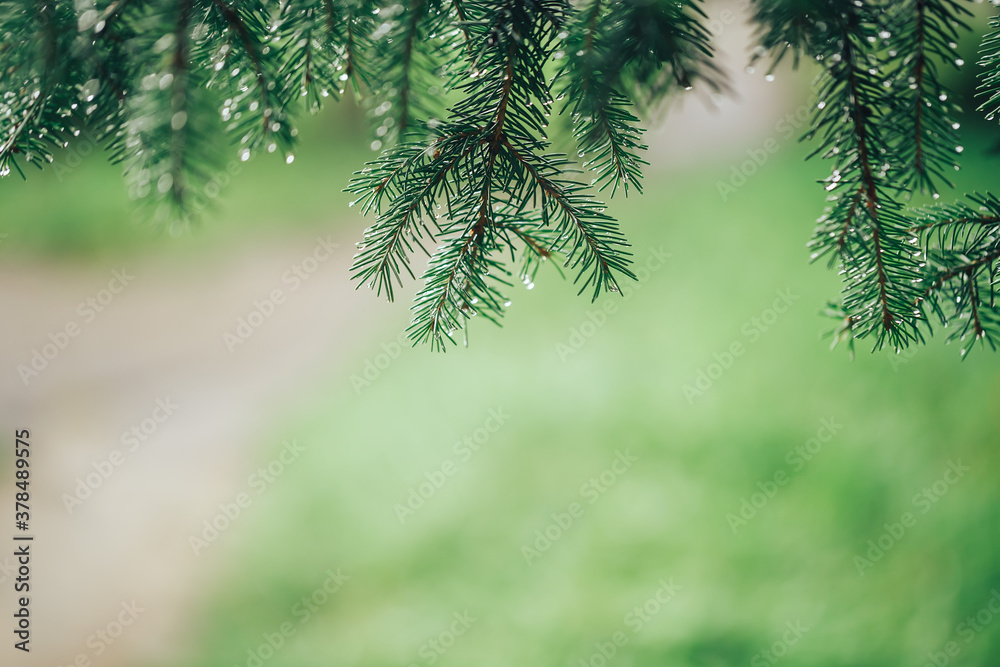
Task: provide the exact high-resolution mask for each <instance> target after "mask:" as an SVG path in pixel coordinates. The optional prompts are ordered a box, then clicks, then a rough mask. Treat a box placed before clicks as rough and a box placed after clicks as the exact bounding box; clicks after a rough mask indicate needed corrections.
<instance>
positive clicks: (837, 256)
mask: <svg viewBox="0 0 1000 667" xmlns="http://www.w3.org/2000/svg"><path fill="white" fill-rule="evenodd" d="M873 9H874V8H873V7H872V6H868V5H864V4H862V3H858V4H850V5H847V6H845V7H844V8H843V9H842V10H841V12H840V13H839V14H836V15H834V16H831V17H828V20H829V23H828V24H826V25H828V26H829V27H828V30H829V34H828V35H827V37H826V39H825V40H824V39H822V38H817V39H816V41H815V44H816V45H822V46H820V47H819V48H821V49H822V52H820V53H817V54H815V55H817V56H818V57H819V58H820V59H821V60H822V62H823V65H824V73H823V75H822V79H821V82H820V83H819V85H818V99H819V102H818V103H817V105H816V110H815V112H814V115H813V121H812V127H811V128H810V130H809V131H808V132H807V133H806V138H816V139H818V141H819V144H820V145H819V147H818V148H817V149H816V150H815V151H814V152H813V155H816V154H822V156H823V157H824V158H826V159H829V160H831V161H832V162H833V164H834V168H833V173H832V174H831V176H830V177H829V178H827V179H826V189H827V191H829V192H831V195H830V197H829V198H830V199H831V206H830V207H829V208H828V212H827V213H826V215H824V216H823V217H821V218H820V219H819V221H818V224H817V228H816V232H815V234H814V236H813V240H812V241H811V242H810V247H811V248H812V250H813V254H812V258H813V259H814V260H815V259H818V258H820V257H822V256H824V255H828V254H829V255H830V261H831V262H833V261H837V262H839V263H840V265H841V267H842V268H841V273H842V275H843V276H844V281H845V288H844V302H843V306H844V309H845V311H846V312H847V314H848V315H849V316H850V317H851V318H852V326H853V328H854V331H855V332H856V335H857V336H858V337H865V336H868V335H873V336H874V338H875V348H876V349H881V348H882V347H883V346H884V345H889V346H890V347H892V348H894V349H896V350H898V349H901V348H903V347H906V346H907V345H908V344H909V343H911V342H916V341H921V340H922V334H921V333H920V331H919V329H918V326H917V325H918V322H919V320H920V313H919V311H918V310H915V309H914V306H913V303H914V301H915V298H916V296H917V289H918V288H917V287H916V281H917V280H919V277H920V276H919V272H918V267H917V262H916V260H915V259H914V257H913V254H914V253H913V247H912V243H913V242H914V241H915V238H914V237H913V236H912V234H910V233H909V232H908V231H907V230H908V228H909V226H910V225H909V223H908V221H907V219H906V217H905V215H904V214H903V212H902V210H901V207H900V206H899V204H898V203H897V202H896V201H895V199H894V196H895V195H896V194H897V193H898V192H899V190H900V187H899V185H898V184H897V183H894V182H892V181H890V180H889V179H888V178H887V173H888V171H889V170H890V168H891V163H892V162H893V161H894V160H895V159H896V156H895V155H894V152H893V147H892V146H891V145H890V143H889V141H888V140H887V139H886V134H887V130H888V124H889V123H890V122H891V121H890V117H891V110H892V108H893V105H892V100H891V97H892V94H891V91H889V89H888V88H887V87H886V86H884V85H883V81H884V80H885V79H884V76H885V75H884V74H883V73H882V71H881V70H880V68H879V61H878V59H877V58H875V57H874V54H872V53H871V52H870V51H867V49H868V48H869V45H871V44H873V43H875V42H876V41H877V39H878V32H879V31H880V25H879V21H878V16H877V14H876V13H875V11H873Z"/></svg>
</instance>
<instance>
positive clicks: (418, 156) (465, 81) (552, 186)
mask: <svg viewBox="0 0 1000 667" xmlns="http://www.w3.org/2000/svg"><path fill="white" fill-rule="evenodd" d="M567 9H568V8H567V6H566V5H565V3H562V2H556V1H551V0H549V1H540V2H539V1H514V0H508V1H506V2H466V3H463V5H462V6H461V10H460V11H462V12H463V13H464V15H465V16H466V21H465V22H464V23H463V26H464V29H465V32H466V34H468V37H469V48H468V49H464V50H461V51H460V53H461V54H462V56H461V57H462V58H463V59H464V62H465V65H464V67H465V71H466V73H467V74H466V77H465V78H458V79H457V80H458V81H459V84H458V85H457V86H456V92H457V93H459V94H461V95H462V98H461V100H460V101H458V102H457V103H456V104H455V105H453V106H452V108H451V109H450V111H449V113H448V117H447V119H446V120H445V121H443V122H442V121H437V122H429V123H427V124H426V128H427V130H426V131H427V133H428V134H429V136H428V137H427V138H421V135H420V134H417V135H415V136H414V137H413V138H411V139H410V140H409V141H404V142H402V143H400V144H398V145H397V146H395V147H394V148H391V149H389V150H387V151H385V152H384V153H383V155H382V156H381V157H380V158H378V159H377V160H374V161H373V162H371V163H369V165H368V166H367V167H366V168H365V169H364V170H362V171H361V172H359V173H358V174H357V175H356V178H355V180H354V181H353V182H352V186H351V191H353V192H355V193H357V194H358V195H359V198H358V200H357V202H356V203H360V204H361V205H362V209H363V210H364V211H365V212H368V211H374V212H375V213H376V215H377V218H376V221H375V223H374V224H373V225H372V226H371V227H370V228H369V229H368V230H367V232H366V235H365V241H364V242H363V244H362V245H361V248H360V252H359V253H358V254H357V255H356V257H355V262H354V267H353V276H354V278H355V279H358V280H360V281H361V282H362V283H363V284H368V285H370V286H371V287H373V288H374V289H375V290H376V291H377V292H378V293H382V292H383V291H385V293H386V295H387V296H388V297H389V298H390V299H391V298H392V297H393V289H394V285H393V283H397V284H399V281H400V278H401V275H400V274H401V272H402V271H406V272H407V273H409V274H410V275H411V276H412V275H413V274H412V270H411V267H410V259H409V256H410V254H412V253H413V251H414V250H415V249H419V250H422V251H423V252H425V253H426V252H427V248H426V246H425V244H426V243H429V242H435V243H437V244H439V247H438V248H437V250H435V251H434V253H433V254H432V255H431V259H430V262H429V264H428V267H427V269H426V271H425V273H424V274H423V277H422V279H423V281H424V285H423V287H422V288H421V290H420V291H419V292H418V294H417V297H416V301H415V305H414V320H413V324H412V325H411V327H410V336H411V338H412V339H413V340H414V341H415V342H430V343H431V345H432V347H433V348H435V349H444V347H445V342H446V341H451V342H454V338H453V335H454V332H455V331H456V330H458V329H463V328H464V327H465V325H466V323H467V321H468V319H470V318H472V317H474V316H476V315H480V314H481V315H483V316H484V317H485V318H486V319H489V320H491V321H493V322H499V320H500V318H501V317H502V316H503V313H504V311H505V308H506V304H508V303H509V299H508V298H507V296H505V291H506V290H507V289H508V288H510V287H511V285H512V284H513V280H514V275H515V272H514V271H513V270H512V269H510V268H508V265H507V260H506V259H505V256H508V257H509V260H511V261H513V260H515V258H516V256H517V255H518V254H520V255H521V256H522V258H523V260H522V267H521V270H520V271H519V272H518V277H519V278H520V279H521V280H522V281H524V282H525V283H527V284H531V281H532V280H533V278H534V275H535V272H536V271H537V269H538V266H539V264H540V263H541V262H543V261H546V260H548V259H549V258H552V257H555V256H557V255H558V256H559V257H561V258H562V259H563V261H564V263H565V264H566V265H567V266H568V267H569V268H571V269H572V270H575V271H576V272H577V278H576V279H577V281H579V282H580V283H581V288H580V291H581V292H583V291H585V290H592V294H593V298H597V296H598V295H599V294H600V292H601V291H602V290H611V291H617V290H618V289H619V288H618V284H617V280H618V278H617V275H619V274H620V275H625V276H632V274H631V272H630V271H629V269H628V262H629V259H628V258H629V254H628V253H627V252H626V250H625V248H626V247H627V242H626V241H625V239H624V237H623V236H622V235H621V233H620V232H619V231H618V227H617V223H616V222H615V221H614V220H613V218H611V217H610V216H608V215H607V214H606V213H605V212H604V205H603V204H601V203H600V202H598V201H596V200H595V199H594V198H593V196H592V195H591V194H589V192H588V191H587V190H588V186H586V185H585V184H583V183H580V182H578V181H576V180H573V179H572V177H571V175H572V174H573V173H574V172H575V171H577V170H576V169H575V166H574V165H573V163H572V162H571V161H570V160H569V159H568V158H567V157H566V156H565V155H562V154H553V153H550V152H548V146H549V141H548V138H547V135H546V128H547V126H548V122H549V116H550V115H551V107H552V104H553V100H552V95H551V90H550V82H549V80H548V79H547V77H546V74H545V71H544V64H545V63H546V62H548V61H549V59H550V57H551V55H552V53H553V51H554V49H555V48H556V46H557V44H558V39H559V38H558V36H557V33H558V31H560V30H561V29H562V28H563V26H564V24H565V22H566V12H567ZM539 17H542V18H541V20H539ZM428 254H430V253H428Z"/></svg>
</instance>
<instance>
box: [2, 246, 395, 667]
mask: <svg viewBox="0 0 1000 667" xmlns="http://www.w3.org/2000/svg"><path fill="white" fill-rule="evenodd" d="M332 240H333V239H332V237H326V236H325V235H324V236H322V237H320V238H319V239H317V237H316V235H311V236H304V237H299V238H293V239H287V238H286V239H284V240H282V241H281V242H280V243H274V242H268V243H261V241H260V240H259V239H255V240H253V241H252V242H248V244H247V245H246V246H244V247H235V248H229V249H227V250H226V252H225V254H224V255H222V256H219V255H218V254H211V253H208V252H202V251H198V252H197V253H184V254H183V255H181V254H179V253H169V252H168V253H164V254H160V255H154V256H150V257H146V258H145V259H142V258H140V259H135V260H128V261H126V262H125V263H117V264H103V263H96V264H92V265H86V266H75V267H74V266H66V265H65V264H56V263H38V262H35V263H27V264H20V265H19V264H16V263H15V264H9V263H8V264H5V265H3V266H0V285H3V286H4V288H3V289H2V290H0V313H3V317H4V332H3V345H2V347H0V424H2V425H3V426H4V428H5V430H6V431H7V433H6V435H4V437H3V442H4V446H5V447H6V446H7V445H6V443H8V442H10V435H11V432H12V431H13V429H14V428H29V429H31V442H32V445H31V446H32V451H33V458H32V460H31V463H32V470H33V475H32V479H31V493H32V501H31V505H32V517H31V532H32V533H33V534H35V535H36V536H37V541H36V542H35V543H34V544H33V551H34V553H33V559H32V579H33V582H34V583H33V587H32V591H31V593H32V595H31V610H32V614H33V627H34V638H33V642H32V651H31V653H30V655H29V656H25V655H23V654H20V653H15V651H14V650H13V649H11V648H10V645H9V643H8V642H4V643H5V646H3V647H2V648H0V655H10V656H11V657H13V658H14V660H13V661H12V662H9V661H8V660H7V659H6V658H4V659H2V660H0V663H2V664H16V665H39V666H41V665H45V666H46V667H52V666H53V665H69V664H71V663H73V662H74V660H76V659H77V657H78V656H80V655H83V656H85V657H86V658H87V659H88V660H90V661H91V664H93V665H97V666H108V667H110V666H114V665H119V664H121V665H125V664H128V665H132V666H135V665H145V664H151V662H150V660H151V659H153V658H154V657H155V662H156V663H164V662H170V661H171V657H174V658H175V659H177V660H180V661H181V662H180V663H179V664H183V647H180V646H178V640H179V639H181V638H183V637H184V636H185V633H186V632H187V631H188V630H189V628H187V627H186V625H187V623H188V621H189V619H187V618H186V617H185V612H186V611H187V610H190V609H191V608H193V607H197V602H198V601H199V600H200V597H199V596H200V595H201V589H202V588H203V585H204V584H205V583H206V582H210V581H211V578H212V574H213V573H215V572H217V571H218V569H219V568H220V567H225V562H224V560H225V559H224V558H222V559H220V558H219V556H218V555H217V554H221V553H223V552H224V551H225V548H224V547H222V546H218V545H216V544H213V545H212V547H211V548H210V549H209V550H206V551H205V552H204V553H203V554H201V555H199V556H195V554H194V553H193V551H192V548H191V547H190V546H189V543H188V536H189V535H190V534H192V533H194V532H196V531H198V530H200V528H201V524H202V521H204V520H205V519H210V518H211V517H212V516H213V515H214V514H215V513H216V512H217V511H218V504H219V503H220V502H223V501H231V500H232V499H233V497H234V496H235V494H236V493H237V492H238V491H245V490H246V479H247V476H248V475H249V473H250V472H251V471H252V470H253V466H252V464H253V462H255V461H258V460H260V457H261V452H262V451H264V452H266V451H275V452H276V451H277V449H278V447H279V444H280V439H279V438H278V437H277V436H278V435H280V434H275V433H274V431H273V429H274V428H275V427H276V425H280V423H281V421H282V419H281V416H282V415H284V414H288V413H289V412H290V411H291V410H293V409H294V407H295V406H294V404H293V403H292V402H293V401H295V399H296V397H302V396H308V395H309V392H310V386H311V385H313V384H315V383H319V382H320V381H322V380H324V379H328V378H329V376H330V374H336V375H339V376H341V377H343V378H344V382H345V386H348V387H349V386H350V385H349V380H348V377H349V376H350V374H351V373H353V372H357V370H358V369H356V368H352V367H350V366H349V365H348V364H349V363H351V362H350V361H349V360H352V359H357V358H358V357H359V354H362V353H363V350H365V349H367V348H366V347H365V346H364V345H361V341H360V340H359V339H360V338H361V337H362V336H364V335H365V334H366V333H368V332H369V331H370V330H371V328H372V327H373V326H374V325H375V324H376V323H375V322H374V321H370V320H372V318H386V319H388V316H390V315H392V314H395V316H398V317H400V319H402V317H405V314H404V313H402V312H401V311H400V309H399V308H386V307H384V302H382V301H380V300H377V299H376V298H375V297H374V295H372V294H370V293H369V292H367V291H361V292H356V291H355V290H354V285H353V284H352V283H351V282H350V280H349V278H348V266H349V264H350V258H351V256H352V254H353V251H354V248H353V245H352V241H348V240H345V239H338V241H340V247H339V248H336V249H332V250H330V249H328V246H329V245H330V242H331V241H332ZM327 253H328V254H327ZM317 258H320V259H317ZM323 258H325V259H323ZM178 263H183V266H180V267H179V266H178ZM295 267H299V268H298V269H296V268H295ZM310 271H311V272H310ZM116 276H117V277H116ZM123 282H124V283H125V284H124V285H123V284H122V283H123ZM114 290H119V293H115V292H114ZM275 290H280V291H281V293H282V294H283V295H284V300H283V301H281V302H280V303H277V304H276V305H272V306H268V305H266V304H265V303H264V300H269V299H272V298H273V297H274V296H275ZM88 299H93V301H92V302H88ZM255 300H257V301H258V302H259V304H260V305H259V309H260V310H262V311H264V312H265V313H267V312H269V311H270V310H271V309H273V312H272V313H271V315H270V317H265V316H263V315H261V316H260V317H259V318H258V316H252V317H251V316H250V313H251V312H252V311H253V310H254V308H255V305H254V302H255ZM102 301H104V302H106V303H105V304H103V305H102V303H101V302H102ZM81 304H82V305H81ZM98 308H99V309H100V310H101V312H97V309H98ZM239 318H246V319H249V320H250V323H251V324H255V323H258V321H259V322H260V325H259V327H257V328H256V329H253V330H252V335H250V336H249V338H247V340H246V341H245V342H242V343H241V344H239V345H234V344H232V339H231V340H230V344H229V345H227V342H226V340H224V336H223V335H224V333H225V332H230V333H235V332H236V329H237V324H238V320H239ZM74 324H75V325H76V326H77V327H78V328H79V330H78V333H76V335H75V336H70V335H69V334H68V333H67V326H69V331H70V332H73V331H76V330H75V329H73V325H74ZM249 330H250V329H247V330H244V331H242V332H241V333H243V334H245V333H246V331H249ZM60 345H62V346H64V349H58V348H59V347H60ZM359 345H361V347H360V348H359ZM230 347H233V348H234V349H233V351H230V349H229V348H230ZM359 349H360V351H359ZM35 350H37V351H39V352H40V353H42V354H43V355H45V354H48V355H49V356H52V357H53V358H52V359H50V360H49V359H46V360H45V363H46V364H47V367H44V368H43V369H42V370H40V372H39V373H38V375H37V376H34V375H26V377H27V385H26V384H25V381H24V379H23V378H22V376H21V373H19V371H18V366H23V367H30V366H31V363H32V357H33V351H35ZM35 363H36V367H38V368H41V367H42V361H41V360H40V359H39V358H36V360H35ZM22 371H23V369H22ZM158 419H159V420H162V423H160V422H158V421H157V420H158ZM276 423H277V424H276ZM133 428H136V429H137V431H136V434H135V435H132V434H127V432H129V431H130V430H131V429H133ZM272 440H274V442H272ZM115 450H117V451H119V452H120V454H118V455H113V452H114V451H115ZM11 460H12V457H11V456H10V455H8V454H7V453H5V454H4V456H3V458H2V459H0V461H3V462H4V463H3V464H2V465H3V469H4V470H6V472H5V473H4V474H3V478H4V479H7V478H8V476H10V477H12V474H11V471H10V469H9V468H8V467H7V466H8V465H9V462H10V461H11ZM116 463H117V465H116ZM88 476H89V479H88ZM80 480H83V483H84V484H85V485H86V484H87V483H88V481H89V482H90V486H94V487H96V488H93V489H88V488H86V487H84V488H83V489H82V490H81V492H79V493H78V492H77V489H78V487H79V485H80ZM13 490H14V489H13V483H12V482H10V483H7V482H5V483H4V484H2V485H0V498H2V507H3V508H5V510H6V509H7V508H10V507H12V506H13V500H14V499H13ZM88 491H89V493H90V495H89V497H85V498H84V499H83V500H82V501H81V502H79V503H76V502H71V503H70V505H71V507H69V508H67V502H66V497H67V496H64V494H69V496H74V495H75V496H77V497H78V498H79V497H80V496H87V493H88ZM4 516H8V513H7V512H6V511H5V512H4ZM11 530H12V528H11V527H5V528H4V530H3V531H2V533H0V534H2V535H4V536H5V537H3V538H2V539H4V541H5V542H7V544H10V542H9V539H10V538H9V536H8V535H9V533H10V532H11ZM224 541H225V535H223V536H222V537H220V539H219V541H218V542H219V543H223V542H224ZM11 551H12V550H9V549H7V548H4V549H3V550H2V552H0V553H2V554H3V555H0V580H2V581H0V590H3V591H4V592H3V595H0V608H2V609H3V611H4V617H5V618H7V619H11V618H12V617H11V616H9V615H7V613H13V592H12V590H11V589H12V584H13V576H14V575H13V574H12V571H11V566H13V564H14V563H13V559H12V558H10V557H9V556H7V554H9V553H10V552H11ZM5 557H6V558H7V560H5ZM133 600H134V601H135V603H136V605H138V607H139V608H141V609H142V611H141V612H135V611H127V610H125V609H124V608H123V606H122V605H123V604H125V605H126V606H128V605H130V604H131V603H132V601H133ZM119 616H121V617H122V618H121V619H119ZM131 616H135V617H136V618H135V619H134V620H133V619H132V618H131ZM126 621H127V622H128V623H129V625H128V626H127V627H125V628H124V631H123V632H121V634H120V636H118V637H117V638H116V637H115V636H113V635H115V634H117V633H118V630H119V628H118V626H117V625H116V623H118V622H126ZM9 624H10V623H9V621H8V623H6V624H5V627H7V626H9ZM102 629H103V630H105V631H106V633H107V635H108V639H109V640H110V642H109V641H105V640H104V639H102V638H101V636H100V635H99V634H96V633H97V632H98V630H102ZM7 632H8V633H9V630H8V631H7ZM175 664H178V663H175Z"/></svg>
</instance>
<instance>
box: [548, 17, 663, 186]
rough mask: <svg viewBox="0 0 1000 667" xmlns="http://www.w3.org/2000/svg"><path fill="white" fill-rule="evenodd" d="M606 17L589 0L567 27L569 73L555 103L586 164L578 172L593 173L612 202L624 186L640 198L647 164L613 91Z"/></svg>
mask: <svg viewBox="0 0 1000 667" xmlns="http://www.w3.org/2000/svg"><path fill="white" fill-rule="evenodd" d="M612 16H613V12H612V11H611V10H609V8H608V6H607V4H606V3H605V2H603V0H593V2H591V3H590V6H589V7H586V8H584V9H583V10H582V11H581V12H579V14H578V17H577V18H576V20H574V21H571V22H570V23H569V25H568V26H567V29H566V44H565V52H566V54H568V55H567V56H566V57H567V64H566V65H565V67H567V68H569V69H570V70H571V72H569V73H568V75H567V76H565V77H563V78H564V79H565V80H566V81H567V83H566V86H565V89H564V90H563V92H562V94H561V95H560V97H561V98H567V99H568V100H569V104H568V105H567V107H566V108H568V109H569V111H570V116H571V118H572V123H573V136H574V138H575V139H576V141H577V144H578V145H579V148H580V153H581V155H580V157H588V158H589V162H587V163H586V164H585V165H584V166H585V167H588V168H589V169H591V170H592V171H593V172H595V174H596V179H595V184H596V185H597V186H598V187H599V189H600V190H602V191H603V190H604V189H606V188H607V187H609V186H610V187H611V196H612V197H613V196H614V195H615V193H616V192H617V190H618V188H619V187H621V188H622V190H623V191H624V192H625V194H626V195H628V188H629V185H632V186H633V187H634V188H635V189H636V190H637V191H638V192H640V193H641V192H642V183H641V181H640V178H641V177H642V171H641V169H642V165H645V164H648V163H647V162H646V161H645V160H643V159H642V158H640V157H639V156H638V153H639V152H640V151H643V150H645V149H646V146H645V145H643V144H642V143H641V136H642V135H641V130H640V129H639V128H638V125H637V124H638V122H639V119H638V118H636V117H635V116H634V115H633V114H632V113H631V112H630V111H629V108H630V107H631V106H632V105H631V102H630V100H629V99H628V98H627V97H626V96H625V95H623V94H622V93H621V92H620V91H619V90H617V89H616V88H615V85H618V86H621V85H622V82H621V81H617V82H615V79H614V78H615V77H616V76H617V72H616V71H615V70H616V68H617V67H618V66H619V63H615V62H614V59H613V58H612V57H611V54H612V53H614V46H613V44H612V43H609V42H608V40H609V39H614V38H616V37H617V35H616V34H615V33H616V31H615V30H614V29H613V28H614V27H615V26H614V25H613V24H612V23H611V17H612Z"/></svg>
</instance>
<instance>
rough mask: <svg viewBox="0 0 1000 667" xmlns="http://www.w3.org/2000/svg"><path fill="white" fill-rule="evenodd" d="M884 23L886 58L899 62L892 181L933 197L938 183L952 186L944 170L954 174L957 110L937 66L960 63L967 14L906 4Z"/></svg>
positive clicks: (944, 4)
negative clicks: (896, 163)
mask: <svg viewBox="0 0 1000 667" xmlns="http://www.w3.org/2000/svg"><path fill="white" fill-rule="evenodd" d="M891 12H892V13H891V14H890V15H889V19H888V21H887V26H886V28H887V32H884V33H883V35H888V39H889V44H890V45H891V47H892V50H891V52H890V57H891V58H892V59H893V60H896V61H898V72H897V73H896V76H895V81H894V82H893V87H894V89H895V91H896V96H895V101H896V103H897V104H896V107H895V109H893V111H892V113H891V116H890V119H891V120H895V121H896V124H895V126H893V127H891V128H889V132H890V133H891V135H892V136H893V137H894V144H895V145H894V152H895V153H896V154H897V156H898V160H899V164H900V167H898V169H900V170H901V171H902V174H901V175H900V176H898V177H897V178H899V179H900V185H902V186H903V187H904V188H905V189H906V190H908V191H920V192H927V193H931V194H933V195H934V196H935V197H937V196H938V185H937V184H938V183H944V184H945V185H947V186H948V187H952V185H951V182H950V181H949V180H948V177H947V176H946V175H945V174H946V171H945V170H957V169H958V168H959V165H958V162H957V159H956V157H957V152H960V151H961V150H962V147H961V146H959V144H958V128H959V124H958V122H957V121H956V120H955V119H956V117H957V116H958V115H959V114H960V113H961V108H960V107H959V106H958V105H957V104H956V103H955V102H954V101H952V100H953V99H954V97H955V95H954V94H953V93H952V92H951V91H950V90H948V88H947V87H946V86H945V85H944V84H943V83H942V81H941V76H940V74H939V73H938V65H939V64H941V63H947V64H950V65H953V66H955V67H958V66H961V64H962V63H963V61H962V60H961V58H959V55H958V52H957V50H956V49H957V46H958V44H957V42H958V40H959V38H960V32H961V31H963V30H966V31H967V30H969V26H968V25H967V24H966V23H965V22H964V21H963V20H962V19H963V17H968V16H971V15H972V14H971V12H970V11H969V10H968V9H966V8H965V7H964V6H963V5H962V4H961V3H960V2H957V1H956V0H908V1H907V2H902V3H898V4H894V6H893V7H892V9H891Z"/></svg>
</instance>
